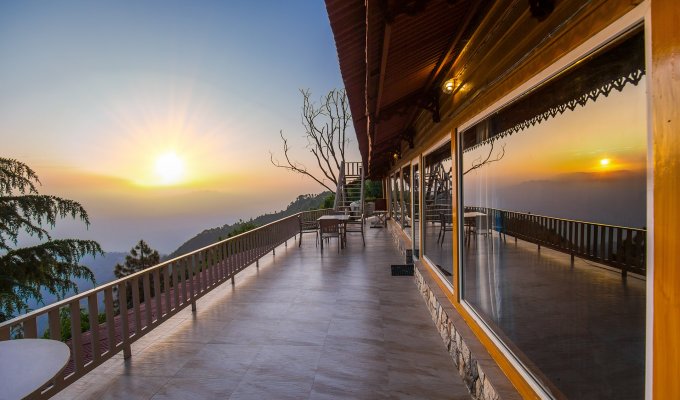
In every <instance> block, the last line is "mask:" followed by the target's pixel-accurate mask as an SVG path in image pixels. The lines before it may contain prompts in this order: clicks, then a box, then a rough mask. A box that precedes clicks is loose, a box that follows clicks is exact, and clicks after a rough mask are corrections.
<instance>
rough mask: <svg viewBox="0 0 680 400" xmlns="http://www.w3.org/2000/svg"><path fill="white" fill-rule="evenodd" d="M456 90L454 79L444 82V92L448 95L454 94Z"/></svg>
mask: <svg viewBox="0 0 680 400" xmlns="http://www.w3.org/2000/svg"><path fill="white" fill-rule="evenodd" d="M455 88H456V80H455V79H454V78H451V79H449V80H446V81H444V84H443V85H442V92H444V93H446V94H451V93H453V89H455Z"/></svg>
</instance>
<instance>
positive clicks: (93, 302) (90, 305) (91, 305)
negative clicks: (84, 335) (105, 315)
mask: <svg viewBox="0 0 680 400" xmlns="http://www.w3.org/2000/svg"><path fill="white" fill-rule="evenodd" d="M98 303H99V300H98V298H97V293H96V292H95V293H92V294H91V295H89V296H87V313H88V315H89V320H90V337H91V341H90V344H91V346H92V359H93V362H94V364H95V365H96V364H98V363H99V360H100V359H101V343H100V339H99V304H98Z"/></svg>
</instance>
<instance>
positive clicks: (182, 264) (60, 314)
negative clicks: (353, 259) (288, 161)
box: [0, 209, 333, 399]
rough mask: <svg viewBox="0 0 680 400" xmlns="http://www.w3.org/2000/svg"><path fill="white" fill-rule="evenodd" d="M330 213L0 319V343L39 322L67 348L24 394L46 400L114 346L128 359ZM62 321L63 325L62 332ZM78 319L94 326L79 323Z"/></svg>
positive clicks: (28, 333)
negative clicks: (168, 324)
mask: <svg viewBox="0 0 680 400" xmlns="http://www.w3.org/2000/svg"><path fill="white" fill-rule="evenodd" d="M332 211H333V210H332V209H321V210H313V211H305V212H301V213H297V214H294V215H291V216H289V217H286V218H282V219H280V220H277V221H275V222H272V223H269V224H267V225H264V226H261V227H258V228H256V229H253V230H251V231H248V232H245V233H242V234H240V235H237V236H234V237H231V238H228V239H226V240H222V241H219V242H217V243H215V244H213V245H210V246H206V247H204V248H202V249H199V250H196V251H193V252H191V253H188V254H185V255H182V256H179V257H177V258H174V259H172V260H168V261H165V262H162V263H160V264H158V265H155V266H153V267H150V268H147V269H145V270H143V271H139V272H137V273H135V274H132V275H130V276H127V277H125V278H121V279H118V280H116V281H113V282H110V283H107V284H104V285H101V286H98V287H95V288H94V289H91V290H88V291H86V292H83V293H80V294H77V295H75V296H72V297H69V298H67V299H64V300H61V301H58V302H56V303H54V304H51V305H49V306H46V307H42V308H40V309H38V310H35V311H32V312H30V313H28V314H25V315H22V316H19V317H17V318H14V319H11V320H8V321H5V322H3V323H0V341H2V340H11V339H18V338H38V337H39V332H38V331H39V329H38V327H39V326H41V325H45V322H46V326H47V327H48V331H46V332H49V333H46V334H45V335H46V336H47V337H48V338H50V339H54V340H61V341H64V342H65V343H66V344H67V345H68V346H69V348H70V349H71V359H70V360H69V363H68V364H67V366H66V368H64V370H63V371H62V372H60V373H59V374H58V375H57V376H56V377H55V378H54V379H53V380H52V381H50V382H48V383H47V384H45V385H43V386H42V387H41V388H40V389H38V390H37V391H36V392H34V393H33V394H32V395H30V396H29V397H30V398H38V399H42V398H49V397H51V396H53V395H54V394H56V393H57V392H59V391H60V390H62V389H63V388H65V387H66V386H68V385H70V384H71V383H73V382H74V381H76V380H77V379H78V378H80V377H82V376H83V375H85V374H86V373H88V372H89V371H91V370H93V369H94V368H95V367H97V366H99V365H100V364H102V363H103V362H104V361H106V360H108V359H109V358H111V357H112V356H113V355H115V354H117V353H118V352H120V351H123V354H124V357H125V358H128V357H130V356H131V348H130V345H131V344H132V343H133V342H135V341H136V340H138V339H140V338H141V337H142V336H144V335H145V334H147V333H148V332H150V331H151V330H153V329H154V328H156V327H158V326H159V325H160V324H161V323H163V322H164V321H166V320H167V319H169V318H170V317H172V316H173V315H175V314H177V313H178V312H179V311H181V310H183V309H184V308H186V307H187V306H189V305H191V308H192V310H195V309H196V300H198V299H199V298H201V297H202V296H204V295H205V294H207V293H208V292H210V291H211V290H212V289H214V288H216V287H217V286H219V285H220V284H222V283H224V282H225V281H227V280H229V279H231V280H232V282H233V280H234V276H235V275H236V274H237V273H238V272H240V271H242V270H244V269H245V268H246V267H248V266H249V265H251V264H253V263H256V262H257V261H258V260H259V259H260V258H261V257H263V256H264V255H266V254H268V253H269V252H275V251H276V250H275V249H276V247H278V246H279V245H281V244H283V243H286V244H287V241H288V240H289V239H291V238H294V237H295V236H296V235H297V234H299V233H300V223H299V217H301V218H304V219H313V220H316V219H317V218H318V217H320V216H322V215H326V214H329V213H331V212H332ZM118 299H120V300H119V301H118ZM128 299H131V300H128ZM116 303H117V304H118V307H116ZM100 304H103V310H102V312H101V313H100V307H101V306H100ZM74 321H75V323H73V322H74ZM69 325H70V331H68V330H67V332H64V329H63V327H64V326H69ZM84 325H85V326H88V325H89V327H94V328H87V329H83V328H82V327H83V326H84ZM64 334H66V336H68V338H67V339H65V338H64ZM41 337H42V336H41Z"/></svg>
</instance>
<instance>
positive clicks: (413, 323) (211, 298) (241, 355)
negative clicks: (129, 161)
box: [24, 229, 470, 399]
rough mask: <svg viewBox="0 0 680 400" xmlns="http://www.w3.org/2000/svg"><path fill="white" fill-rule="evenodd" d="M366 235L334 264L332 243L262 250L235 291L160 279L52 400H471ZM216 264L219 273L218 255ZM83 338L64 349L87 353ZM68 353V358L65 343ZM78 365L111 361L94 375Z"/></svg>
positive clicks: (412, 295)
mask: <svg viewBox="0 0 680 400" xmlns="http://www.w3.org/2000/svg"><path fill="white" fill-rule="evenodd" d="M366 234H367V237H366V239H367V240H366V246H365V247H364V246H363V245H362V242H361V237H360V235H349V238H348V244H347V247H346V248H345V249H343V250H341V251H340V252H339V253H338V252H337V251H336V248H335V246H336V243H335V242H334V241H331V243H330V244H329V245H327V246H324V247H325V248H324V251H323V252H322V251H321V249H320V247H317V246H315V243H314V237H313V236H311V235H305V237H304V238H303V243H302V246H301V247H298V246H297V243H294V242H293V240H292V239H290V240H288V241H285V240H282V241H281V244H279V245H277V246H276V244H274V245H272V246H271V247H272V248H273V247H274V246H276V247H275V254H273V253H272V251H271V250H269V251H268V252H267V253H266V255H263V256H262V257H261V258H259V261H258V262H257V263H255V262H254V260H253V261H252V264H251V265H250V266H249V267H248V268H246V269H244V270H243V271H241V272H239V273H238V274H237V275H235V281H234V283H232V281H231V280H230V279H229V275H225V276H224V277H225V278H224V279H221V278H219V274H214V273H213V272H211V269H203V270H202V272H201V273H199V274H196V275H195V276H194V279H193V280H192V279H186V280H185V281H184V284H182V279H181V277H182V275H184V277H185V278H186V277H187V275H186V274H185V273H184V271H183V270H182V271H181V272H180V274H179V277H180V278H179V281H178V280H177V275H175V273H174V272H173V270H172V269H170V273H168V269H167V268H166V269H163V268H162V267H161V268H160V270H159V271H157V272H156V274H157V275H156V276H158V275H161V276H162V275H164V274H165V276H166V277H170V279H167V278H166V279H165V282H170V281H173V278H172V276H173V275H175V278H174V282H175V284H174V285H173V286H172V287H170V288H169V289H170V290H169V292H168V293H169V294H168V295H167V297H164V296H158V297H153V298H152V297H150V296H146V298H147V299H152V300H153V301H151V302H149V303H150V304H154V305H155V304H157V303H156V302H155V299H161V298H162V299H161V300H162V301H161V302H159V303H158V304H160V307H157V308H156V306H153V307H150V308H152V310H151V312H150V313H149V314H147V313H146V311H145V308H144V307H143V306H144V302H142V301H140V299H139V298H137V297H135V301H134V306H133V307H132V308H130V310H129V312H128V314H127V316H128V318H122V319H124V320H126V321H127V322H124V323H122V321H120V319H121V316H124V314H120V315H117V316H116V317H115V318H113V319H112V321H116V324H115V326H116V327H121V326H123V325H129V326H128V331H129V332H130V335H129V338H127V339H125V338H121V336H123V337H125V336H126V335H121V333H120V332H118V333H117V334H116V335H115V336H114V337H116V340H115V341H113V342H112V346H113V348H114V350H113V352H112V353H115V354H109V353H108V350H106V348H107V346H106V345H101V346H97V347H99V350H96V351H94V352H92V351H89V352H78V351H77V350H76V351H75V354H76V358H77V357H81V359H80V360H76V361H73V362H72V364H71V365H70V366H69V368H70V371H72V372H71V373H74V372H73V371H75V373H74V375H73V376H77V375H82V377H80V378H79V379H78V380H75V381H74V382H73V383H70V385H68V386H66V384H65V383H62V385H63V386H66V387H65V388H64V389H63V390H61V391H60V392H58V393H57V394H56V395H55V396H54V398H57V399H86V398H126V399H130V398H139V399H151V398H153V399H165V398H188V397H190V398H197V399H199V398H230V399H242V398H253V399H254V398H257V399H260V398H277V399H281V398H294V399H301V398H314V399H324V398H329V399H330V398H333V399H337V398H353V399H355V398H371V399H375V398H383V397H385V398H387V397H389V398H413V397H418V398H423V397H424V398H431V399H436V398H446V399H451V398H454V399H463V398H470V394H469V392H468V389H467V387H466V386H465V385H464V383H463V381H462V379H461V378H460V376H459V374H458V370H457V368H456V366H455V365H454V363H453V360H452V358H451V356H450V355H449V354H448V352H447V350H446V347H445V346H444V344H443V342H442V339H441V337H440V335H439V334H438V332H437V330H436V329H435V327H434V325H433V323H432V319H431V317H430V314H429V312H428V310H427V307H426V305H425V302H424V301H423V298H422V296H421V295H420V293H419V291H418V289H417V287H416V285H415V284H414V282H413V279H412V277H403V276H391V270H390V265H391V264H399V263H402V262H403V259H402V257H401V256H400V255H399V254H398V252H397V251H396V250H395V248H394V244H393V241H392V237H391V234H390V233H389V232H388V230H387V229H367V230H366ZM251 243H252V242H251ZM203 254H206V253H201V256H202V255H203ZM234 254H238V253H234ZM222 261H223V265H224V266H227V267H228V266H229V265H228V264H229V255H227V256H226V257H224V258H223V259H222ZM246 262H247V261H246ZM225 264H226V265H225ZM212 268H213V271H214V270H216V267H215V264H213V265H212ZM174 270H175V271H178V270H179V269H178V268H175V269H174ZM188 270H189V269H187V271H188ZM206 274H208V275H210V276H212V277H213V279H216V280H217V281H219V280H220V279H221V280H222V281H223V282H222V283H220V284H215V285H213V287H212V290H209V291H208V292H205V294H204V295H203V296H202V297H201V298H200V299H197V300H195V304H196V311H195V312H192V310H191V307H189V304H190V303H191V300H192V297H193V295H190V294H189V295H187V294H186V293H187V292H182V291H183V290H184V289H186V288H187V287H191V288H193V289H198V288H202V287H209V286H210V280H209V279H206V276H208V275H206ZM146 276H153V273H149V274H147V275H146ZM137 278H138V279H140V280H143V281H144V282H146V279H144V278H142V276H141V275H139V276H137ZM127 279H129V278H127ZM132 279H135V278H134V276H133V278H132ZM156 281H158V280H156ZM178 282H179V283H178ZM199 282H203V283H199ZM186 283H189V284H188V285H187V284H186ZM145 285H146V284H145ZM132 287H135V284H133V285H132ZM175 288H177V289H179V290H177V291H175V290H174V289H175ZM104 292H105V293H106V289H104ZM176 292H179V293H178V294H177V297H175V293H176ZM148 293H149V290H148V288H147V294H148ZM197 293H200V292H197ZM163 294H164V293H163ZM81 296H83V298H87V297H88V294H87V293H83V294H82V295H81ZM89 296H91V294H90V295H89ZM184 296H187V297H184ZM196 297H198V296H196ZM177 299H178V300H179V302H177ZM183 299H184V300H183ZM67 301H69V300H68V299H67ZM166 301H167V302H166ZM76 304H78V303H77V302H76ZM183 304H186V305H187V306H186V307H182V305H183ZM62 307H63V305H62ZM158 310H160V312H158ZM46 312H47V314H49V310H47V311H46ZM173 313H174V315H171V316H168V317H164V315H170V314H173ZM147 315H151V317H149V318H150V319H148V320H147V319H146V318H147ZM159 315H160V320H162V321H161V322H159V323H157V322H156V321H159V318H158V316H159ZM24 321H30V319H28V320H24ZM148 321H151V323H150V324H149V323H148ZM24 323H25V322H24ZM128 323H129V324H128ZM26 325H31V323H30V322H29V323H27V324H26ZM135 326H140V327H141V329H140V331H139V332H137V330H136V328H135ZM117 329H118V328H117ZM106 331H107V324H106V323H104V324H102V325H101V334H100V335H99V340H98V343H100V344H102V343H103V344H105V343H108V340H106V338H105V337H106ZM74 333H76V332H75V331H74ZM90 334H91V332H85V333H82V334H81V335H79V336H78V337H77V338H74V339H75V341H77V342H80V343H81V348H90V350H91V349H92V348H93V347H92V345H91V339H90V338H88V335H90ZM135 336H137V338H136V340H133V339H135ZM124 342H129V343H130V344H129V350H125V349H124V348H122V347H121V346H123V347H124ZM69 344H70V346H71V347H72V348H73V340H71V341H69ZM116 349H118V350H116ZM120 350H122V351H120ZM88 353H94V354H97V353H101V357H102V358H103V359H105V357H106V356H108V355H110V356H111V358H109V359H108V360H106V361H104V362H103V363H101V365H99V366H95V365H96V364H94V363H95V362H93V361H91V360H87V358H88V356H87V354H88ZM126 353H129V355H130V356H129V357H128V358H125V357H124V354H126ZM78 354H80V356H78ZM97 358H98V357H97ZM65 375H66V374H65ZM60 379H63V380H64V381H61V382H68V380H69V378H68V376H66V377H61V378H60ZM60 379H58V380H57V381H55V387H53V388H52V389H50V388H49V387H46V388H45V389H46V390H47V391H46V392H45V395H43V397H46V396H47V395H51V394H52V393H50V390H52V391H54V390H55V389H56V388H57V387H58V386H56V385H59V384H60V383H59V382H60Z"/></svg>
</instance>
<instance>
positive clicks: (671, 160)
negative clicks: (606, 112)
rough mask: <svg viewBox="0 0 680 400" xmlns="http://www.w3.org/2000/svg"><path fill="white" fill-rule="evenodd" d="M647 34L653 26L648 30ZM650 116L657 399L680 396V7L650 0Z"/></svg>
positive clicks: (664, 0)
mask: <svg viewBox="0 0 680 400" xmlns="http://www.w3.org/2000/svg"><path fill="white" fill-rule="evenodd" d="M647 32H649V30H647ZM650 78H651V80H650V118H651V121H650V122H651V128H652V152H653V154H652V165H653V168H654V222H653V226H654V230H653V232H654V233H653V240H654V250H653V258H654V264H653V283H652V284H653V287H654V292H653V296H654V297H653V308H654V314H653V320H652V329H653V334H652V338H653V350H652V357H653V361H652V392H653V397H654V398H655V399H680V379H678V369H679V368H680V367H679V366H680V335H679V334H678V332H680V312H678V310H680V268H678V265H680V250H679V248H678V243H677V240H678V237H680V231H679V230H678V227H679V226H680V207H679V206H678V205H680V112H679V111H680V107H679V105H680V7H678V3H677V0H652V1H651V75H650Z"/></svg>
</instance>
